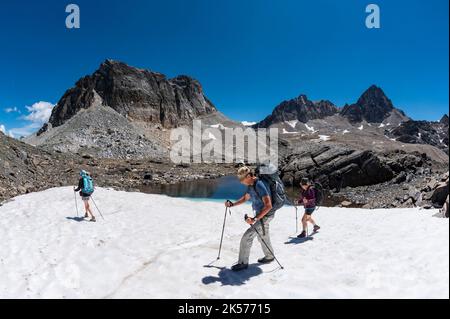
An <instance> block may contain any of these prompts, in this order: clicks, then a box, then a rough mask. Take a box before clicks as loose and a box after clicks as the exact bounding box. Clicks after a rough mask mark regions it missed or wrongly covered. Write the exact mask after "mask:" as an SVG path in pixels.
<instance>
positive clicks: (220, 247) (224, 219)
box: [217, 200, 231, 260]
mask: <svg viewBox="0 0 450 319" xmlns="http://www.w3.org/2000/svg"><path fill="white" fill-rule="evenodd" d="M227 203H231V201H230V200H227ZM228 211H229V212H230V215H231V210H230V209H229V207H227V206H225V216H224V217H223V227H222V236H221V237H220V246H219V255H217V260H219V259H220V253H221V252H222V243H223V235H224V233H225V223H226V221H227V212H228Z"/></svg>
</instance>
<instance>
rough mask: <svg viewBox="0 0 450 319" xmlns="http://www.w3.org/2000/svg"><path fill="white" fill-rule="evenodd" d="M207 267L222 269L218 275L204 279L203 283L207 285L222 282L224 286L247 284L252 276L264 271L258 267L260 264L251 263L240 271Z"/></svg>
mask: <svg viewBox="0 0 450 319" xmlns="http://www.w3.org/2000/svg"><path fill="white" fill-rule="evenodd" d="M205 267H207V268H217V269H220V271H219V273H218V274H217V276H206V277H204V278H203V279H202V283H203V284H205V285H210V284H213V283H215V282H220V283H221V284H222V286H241V285H245V284H246V283H247V282H248V281H249V280H250V279H251V278H252V277H256V276H258V275H260V274H262V272H263V271H262V269H261V268H259V267H258V264H251V265H249V266H248V268H247V269H245V270H242V271H239V272H235V271H232V270H231V269H229V268H225V267H223V268H220V267H215V266H205Z"/></svg>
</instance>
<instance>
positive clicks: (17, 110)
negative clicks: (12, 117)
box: [5, 106, 20, 113]
mask: <svg viewBox="0 0 450 319" xmlns="http://www.w3.org/2000/svg"><path fill="white" fill-rule="evenodd" d="M5 112H6V113H20V110H19V109H18V108H17V107H16V106H14V107H7V108H6V109H5Z"/></svg>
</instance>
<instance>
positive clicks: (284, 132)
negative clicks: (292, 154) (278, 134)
mask: <svg viewBox="0 0 450 319" xmlns="http://www.w3.org/2000/svg"><path fill="white" fill-rule="evenodd" d="M297 133H298V132H297V131H295V132H289V131H286V129H283V134H297Z"/></svg>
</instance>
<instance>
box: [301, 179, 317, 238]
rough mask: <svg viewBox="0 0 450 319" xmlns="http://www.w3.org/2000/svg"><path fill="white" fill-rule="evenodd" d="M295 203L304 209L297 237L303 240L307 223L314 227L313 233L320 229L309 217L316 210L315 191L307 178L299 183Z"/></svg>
mask: <svg viewBox="0 0 450 319" xmlns="http://www.w3.org/2000/svg"><path fill="white" fill-rule="evenodd" d="M297 203H298V204H299V205H303V207H305V214H304V215H303V217H302V226H303V231H302V232H301V233H300V235H298V236H297V237H298V238H305V237H306V229H307V227H308V222H309V223H311V224H312V225H313V226H314V228H313V231H314V232H316V231H318V230H319V229H320V226H319V225H317V224H316V222H315V221H314V219H313V218H312V217H311V215H312V213H313V212H314V211H315V210H316V191H315V189H314V187H313V186H312V185H311V183H310V181H309V179H307V178H302V180H301V181H300V198H299V200H298V202H297Z"/></svg>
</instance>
